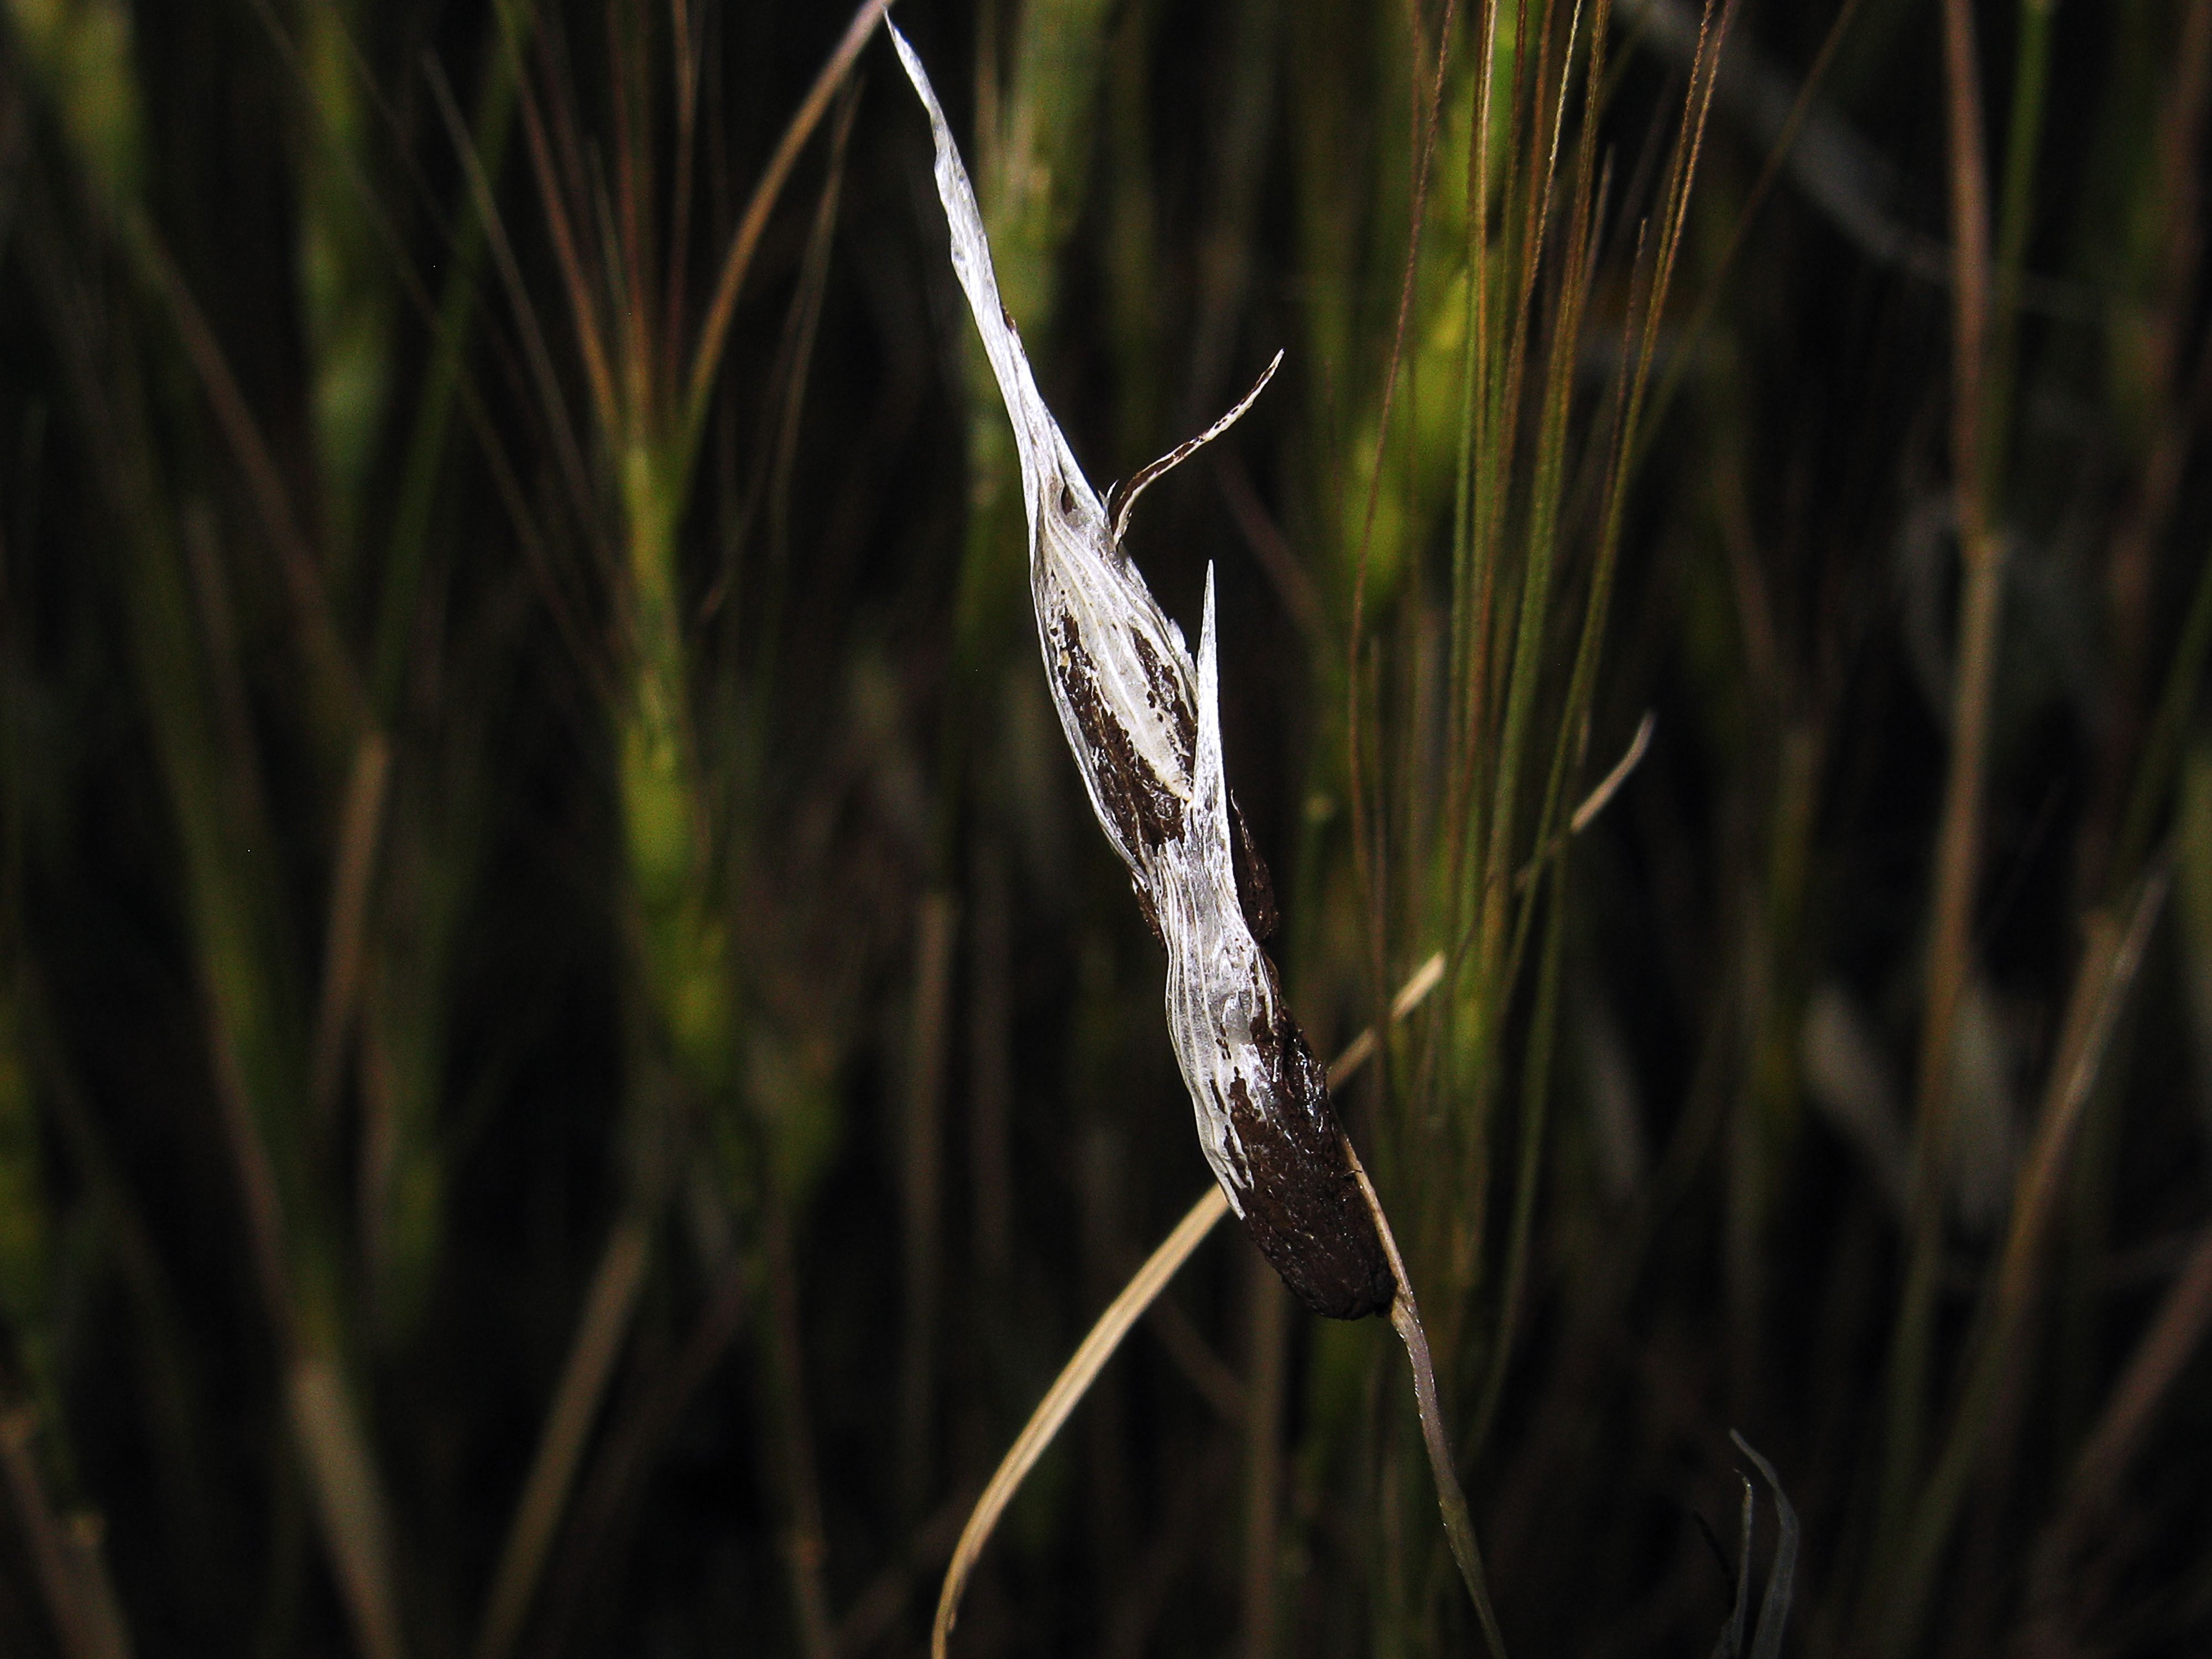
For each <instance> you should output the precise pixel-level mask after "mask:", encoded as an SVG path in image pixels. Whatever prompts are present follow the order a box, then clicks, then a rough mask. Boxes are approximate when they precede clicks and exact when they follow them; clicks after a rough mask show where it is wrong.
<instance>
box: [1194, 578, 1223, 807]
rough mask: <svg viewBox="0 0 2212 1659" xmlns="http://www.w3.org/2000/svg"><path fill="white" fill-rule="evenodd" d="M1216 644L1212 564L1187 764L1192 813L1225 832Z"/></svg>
mask: <svg viewBox="0 0 2212 1659" xmlns="http://www.w3.org/2000/svg"><path fill="white" fill-rule="evenodd" d="M1219 651H1220V647H1219V643H1218V641H1217V640H1216V639H1215V637H1214V626H1213V562H1212V560H1211V559H1209V560H1207V561H1206V615H1205V619H1204V621H1203V622H1201V623H1200V625H1199V633H1198V752H1197V754H1195V755H1194V756H1193V757H1192V760H1191V791H1190V793H1191V801H1192V805H1193V808H1194V810H1195V811H1200V812H1203V813H1207V814H1209V815H1212V814H1218V815H1219V816H1220V817H1221V819H1222V824H1223V828H1224V830H1226V828H1227V824H1228V793H1229V792H1228V787H1227V784H1226V780H1225V777H1224V775H1223V774H1224V768H1223V765H1222V759H1221V694H1220V685H1219V682H1218V668H1219V660H1220V659H1219Z"/></svg>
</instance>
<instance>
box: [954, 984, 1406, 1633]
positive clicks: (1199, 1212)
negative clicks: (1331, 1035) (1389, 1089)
mask: <svg viewBox="0 0 2212 1659" xmlns="http://www.w3.org/2000/svg"><path fill="white" fill-rule="evenodd" d="M1443 973H1444V957H1443V951H1437V953H1436V954H1435V955H1434V956H1432V957H1430V958H1429V959H1428V960H1427V961H1426V962H1425V963H1422V964H1421V965H1420V966H1419V968H1417V969H1414V970H1413V975H1412V977H1410V978H1409V979H1407V981H1406V983H1405V984H1404V986H1403V987H1401V988H1400V990H1399V992H1398V994H1397V995H1396V996H1395V998H1393V999H1392V1000H1391V1004H1390V1018H1391V1020H1392V1022H1393V1023H1394V1024H1395V1022H1397V1021H1399V1020H1401V1019H1403V1018H1406V1017H1407V1015H1408V1014H1410V1013H1412V1012H1413V1010H1414V1009H1416V1008H1418V1007H1419V1006H1421V1003H1422V1001H1423V1000H1425V998H1426V997H1427V996H1428V994H1429V993H1430V992H1431V991H1433V990H1434V989H1436V987H1437V981H1439V980H1441V979H1442V978H1443ZM1375 1042H1376V1036H1375V1029H1374V1027H1372V1026H1370V1027H1369V1028H1368V1029H1367V1030H1364V1031H1362V1032H1361V1033H1360V1034H1359V1035H1358V1036H1356V1037H1354V1038H1353V1039H1352V1042H1350V1043H1349V1044H1347V1045H1346V1048H1345V1050H1344V1052H1343V1053H1342V1054H1340V1055H1338V1056H1337V1060H1336V1063H1335V1064H1334V1066H1330V1067H1329V1068H1328V1082H1329V1086H1330V1087H1331V1088H1333V1089H1334V1088H1340V1087H1341V1086H1342V1085H1344V1084H1345V1083H1346V1081H1347V1080H1348V1079H1350V1078H1351V1077H1352V1075H1353V1074H1354V1073H1357V1072H1358V1070H1359V1068H1360V1067H1361V1066H1363V1065H1364V1064H1366V1062H1367V1060H1368V1058H1369V1056H1370V1055H1371V1054H1374V1052H1375ZM1354 1167H1355V1168H1356V1167H1357V1166H1356V1165H1355V1166H1354ZM1228 1213H1229V1200H1228V1199H1227V1198H1226V1197H1225V1196H1224V1195H1223V1194H1222V1190H1221V1188H1220V1187H1219V1186H1218V1185H1216V1186H1214V1187H1212V1188H1209V1189H1208V1190H1207V1192H1206V1196H1205V1197H1203V1198H1201V1199H1200V1200H1198V1202H1197V1203H1195V1204H1194V1205H1192V1206H1190V1210H1189V1212H1188V1214H1186V1215H1185V1216H1184V1217H1183V1218H1182V1220H1181V1221H1179V1222H1177V1223H1176V1229H1175V1231H1173V1232H1171V1233H1170V1234H1169V1235H1168V1236H1167V1238H1166V1240H1165V1242H1164V1243H1162V1244H1161V1245H1160V1247H1159V1249H1156V1250H1154V1251H1153V1252H1152V1255H1151V1256H1150V1257H1149V1258H1147V1259H1146V1262H1145V1265H1144V1266H1143V1267H1139V1269H1138V1270H1137V1272H1136V1273H1135V1274H1134V1275H1133V1277H1132V1278H1131V1279H1130V1280H1129V1282H1128V1283H1127V1285H1124V1286H1123V1287H1122V1289H1121V1294H1120V1295H1119V1296H1117V1297H1115V1298H1114V1300H1113V1302H1112V1303H1111V1304H1109V1305H1108V1307H1107V1309H1106V1311H1105V1312H1104V1313H1103V1314H1101V1315H1099V1316H1098V1319H1097V1323H1095V1324H1093V1325H1092V1326H1091V1330H1090V1334H1088V1335H1086V1336H1085V1338H1084V1339H1083V1341H1082V1344H1081V1346H1079V1347H1078V1348H1077V1349H1076V1351H1075V1352H1074V1354H1073V1357H1072V1358H1070V1359H1069V1360H1068V1362H1067V1364H1066V1365H1065V1366H1063V1367H1062V1368H1061V1370H1060V1375H1059V1376H1056V1377H1054V1379H1053V1384H1052V1387H1051V1388H1049V1389H1047V1390H1046V1391H1045V1396H1044V1398H1043V1399H1042V1400H1040V1401H1038V1402H1037V1407H1036V1410H1035V1411H1033V1412H1031V1413H1030V1420H1029V1421H1028V1422H1027V1423H1025V1424H1024V1425H1022V1431H1021V1433H1020V1434H1019V1435H1018V1436H1017V1437H1015V1440H1014V1443H1013V1444H1012V1446H1011V1447H1010V1448H1008V1449H1007V1451H1006V1456H1005V1457H1003V1458H1002V1459H1000V1462H999V1467H998V1468H997V1469H996V1471H994V1473H993V1474H992V1476H991V1480H990V1484H989V1485H988V1486H985V1487H984V1488H983V1495H982V1496H981V1498H977V1499H976V1500H975V1510H973V1511H972V1512H971V1513H970V1514H969V1517H968V1524H967V1526H966V1527H965V1528H963V1529H962V1531H961V1534H960V1541H959V1543H958V1544H957V1546H956V1547H954V1549H953V1552H952V1562H951V1565H950V1566H948V1567H946V1568H945V1587H944V1589H942V1590H941V1591H940V1592H939V1595H938V1598H937V1620H936V1623H935V1624H934V1625H933V1626H932V1628H931V1631H930V1637H929V1650H930V1653H931V1656H932V1659H945V1644H946V1643H947V1642H948V1640H949V1639H950V1638H951V1634H952V1626H953V1622H954V1620H957V1618H958V1617H959V1614H960V1598H961V1596H962V1595H963V1594H964V1593H965V1591H966V1590H967V1588H968V1579H969V1575H970V1574H971V1573H973V1572H974V1571H975V1562H976V1559H977V1558H978V1557H979V1556H981V1554H982V1553H983V1546H984V1545H985V1544H986V1543H987V1542H989V1541H990V1537H991V1534H992V1531H993V1529H994V1528H996V1527H997V1526H998V1524H999V1517H1000V1516H1001V1515H1003V1514H1005V1513H1006V1505H1007V1504H1011V1503H1012V1502H1013V1498H1014V1494H1015V1493H1016V1492H1018V1491H1019V1490H1020V1489H1021V1484H1022V1481H1023V1480H1024V1478H1025V1477H1026V1476H1027V1475H1028V1474H1029V1472H1030V1469H1032V1468H1035V1467H1036V1461H1037V1459H1038V1458H1040V1457H1042V1456H1043V1455H1044V1451H1045V1448H1046V1447H1048V1446H1049V1445H1050V1444H1051V1443H1052V1442H1053V1437H1054V1436H1055V1435H1057V1434H1058V1433H1059V1432H1060V1425H1062V1424H1063V1423H1065V1422H1066V1421H1067V1419H1068V1416H1069V1414H1070V1413H1073V1411H1074V1410H1075V1408H1076V1407H1077V1406H1078V1405H1079V1404H1080V1403H1081V1401H1082V1399H1083V1396H1084V1395H1085V1394H1086V1393H1088V1392H1089V1391H1090V1388H1091V1383H1093V1382H1095V1381H1096V1380H1097V1376H1098V1373H1099V1372H1100V1371H1102V1370H1104V1369H1105V1366H1106V1362H1107V1361H1108V1360H1109V1359H1110V1358H1113V1357H1114V1352H1115V1350H1116V1349H1117V1348H1119V1347H1120V1346H1121V1340H1122V1339H1123V1338H1124V1337H1126V1336H1127V1335H1128V1334H1129V1328H1130V1327H1131V1326H1133V1325H1134V1324H1135V1323H1136V1322H1137V1321H1138V1320H1139V1318H1140V1317H1142V1316H1143V1315H1144V1312H1145V1310H1146V1309H1147V1308H1149V1307H1151V1306H1152V1303H1153V1302H1154V1301H1155V1300H1157V1299H1158V1296H1159V1293H1160V1292H1161V1291H1163V1290H1164V1289H1165V1288H1166V1287H1167V1283H1168V1281H1169V1280H1170V1279H1173V1278H1174V1277H1175V1275H1176V1270H1177V1269H1178V1268H1180V1267H1182V1264H1183V1263H1184V1262H1186V1261H1189V1260H1190V1258H1191V1255H1192V1253H1193V1252H1194V1251H1195V1250H1196V1249H1198V1247H1199V1246H1200V1244H1202V1243H1205V1242H1206V1235H1207V1234H1209V1233H1211V1232H1212V1231H1213V1229H1214V1226H1215V1225H1216V1224H1217V1223H1218V1222H1219V1221H1220V1219H1221V1218H1222V1217H1224V1216H1225V1215H1227V1214H1228ZM1393 1249H1395V1246H1394V1247H1393Z"/></svg>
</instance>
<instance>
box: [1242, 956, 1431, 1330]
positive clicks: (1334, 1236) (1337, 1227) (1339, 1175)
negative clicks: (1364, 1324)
mask: <svg viewBox="0 0 2212 1659" xmlns="http://www.w3.org/2000/svg"><path fill="white" fill-rule="evenodd" d="M1262 960H1263V961H1265V958H1264V957H1263V958H1262ZM1267 976H1268V978H1269V979H1270V980H1271V981H1272V980H1273V978H1274V964H1273V963H1267ZM1254 1036H1255V1038H1257V1039H1259V1041H1258V1042H1257V1045H1256V1046H1257V1047H1258V1048H1259V1049H1260V1051H1261V1063H1262V1065H1263V1066H1264V1067H1265V1068H1266V1079H1265V1081H1264V1082H1262V1083H1261V1087H1260V1089H1259V1090H1258V1091H1256V1094H1255V1091H1254V1090H1253V1089H1252V1088H1250V1087H1249V1086H1248V1085H1247V1083H1246V1079H1244V1078H1243V1077H1242V1076H1233V1077H1232V1078H1231V1081H1230V1085H1229V1089H1228V1096H1229V1098H1228V1100H1227V1102H1226V1103H1225V1104H1226V1106H1227V1108H1228V1112H1229V1118H1230V1122H1231V1127H1232V1129H1233V1130H1234V1132H1235V1133H1236V1136H1237V1139H1238V1140H1239V1141H1240V1142H1241V1143H1242V1147H1243V1161H1244V1164H1245V1168H1246V1170H1247V1172H1248V1174H1249V1186H1248V1187H1247V1188H1246V1189H1245V1190H1244V1191H1243V1194H1241V1196H1242V1197H1243V1201H1244V1202H1243V1212H1244V1225H1245V1228H1246V1230H1247V1231H1249V1232H1250V1234H1251V1235H1252V1242H1253V1243H1255V1244H1256V1245H1258V1246H1259V1247H1260V1254H1261V1255H1264V1256H1266V1257H1267V1261H1268V1262H1269V1263H1270V1264H1271V1265H1272V1266H1273V1267H1274V1269H1275V1271H1276V1272H1277V1273H1280V1274H1281V1275H1282V1276H1283V1282H1284V1283H1285V1284H1286V1285H1289V1286H1290V1287H1291V1290H1293V1291H1296V1292H1297V1297H1298V1300H1299V1301H1301V1302H1303V1303H1304V1304H1306V1306H1307V1307H1309V1308H1310V1309H1311V1310H1313V1311H1314V1312H1316V1313H1317V1314H1319V1315H1321V1316H1322V1317H1323V1318H1325V1319H1364V1318H1366V1317H1367V1316H1369V1315H1370V1314H1378V1313H1381V1312H1383V1310H1386V1309H1388V1308H1389V1305H1390V1300H1391V1298H1392V1297H1394V1296H1395V1295H1396V1294H1397V1288H1398V1286H1397V1279H1396V1278H1395V1275H1394V1274H1393V1273H1391V1271H1390V1262H1389V1257H1388V1256H1387V1255H1384V1253H1383V1240H1382V1237H1381V1236H1380V1235H1379V1234H1378V1233H1377V1232H1376V1229H1375V1218H1374V1216H1373V1215H1372V1214H1370V1212H1369V1211H1368V1208H1367V1200H1366V1199H1365V1197H1364V1196H1363V1195H1362V1194H1361V1193H1360V1190H1359V1183H1358V1181H1357V1180H1355V1179H1354V1178H1353V1176H1352V1166H1351V1164H1349V1163H1347V1162H1346V1159H1345V1156H1344V1148H1343V1146H1342V1145H1341V1143H1340V1141H1339V1140H1338V1138H1337V1135H1338V1131H1337V1123H1336V1113H1335V1111H1334V1109H1333V1108H1332V1107H1331V1105H1330V1103H1329V1097H1328V1079H1326V1078H1325V1077H1324V1076H1323V1074H1322V1068H1321V1066H1320V1065H1319V1063H1318V1062H1317V1061H1316V1060H1315V1059H1314V1057H1313V1051H1312V1050H1311V1049H1310V1048H1307V1047H1306V1040H1305V1036H1304V1034H1303V1033H1302V1032H1301V1031H1300V1030H1298V1028H1297V1022H1296V1021H1294V1020H1293V1019H1291V1017H1290V1014H1289V1013H1288V1012H1287V1011H1285V1009H1284V1008H1283V1006H1282V1003H1281V1001H1280V1000H1277V1001H1276V1003H1275V1018H1274V1019H1273V1021H1272V1022H1270V1025H1269V1029H1267V1031H1266V1032H1265V1034H1264V1036H1263V1035H1262V1034H1261V1032H1259V1031H1255V1033H1254Z"/></svg>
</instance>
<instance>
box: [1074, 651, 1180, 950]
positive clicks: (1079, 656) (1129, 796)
mask: <svg viewBox="0 0 2212 1659" xmlns="http://www.w3.org/2000/svg"><path fill="white" fill-rule="evenodd" d="M1052 643H1053V645H1054V647H1056V648H1055V650H1054V663H1053V666H1054V669H1055V671H1056V672H1055V675H1054V678H1055V681H1056V684H1057V687H1058V690H1059V691H1060V696H1062V697H1063V698H1065V699H1066V703H1067V707H1068V709H1069V711H1070V712H1071V713H1072V714H1073V715H1074V716H1075V724H1076V727H1077V730H1078V731H1079V732H1080V733H1081V736H1082V740H1083V743H1084V744H1085V747H1086V748H1087V749H1088V750H1089V751H1090V753H1089V755H1088V756H1087V757H1085V759H1086V760H1087V761H1088V763H1087V764H1086V765H1085V767H1084V769H1083V772H1084V779H1085V782H1086V783H1088V784H1089V785H1090V787H1091V795H1092V799H1093V801H1094V803H1095V804H1096V805H1097V808H1098V811H1099V812H1100V814H1101V815H1102V816H1103V817H1104V818H1105V819H1106V820H1107V823H1106V825H1105V829H1106V832H1107V835H1108V836H1109V838H1110V839H1111V840H1112V841H1113V842H1114V843H1115V848H1116V850H1118V851H1119V852H1120V853H1121V856H1122V858H1123V859H1124V860H1126V861H1127V863H1128V865H1129V867H1130V870H1131V872H1133V874H1135V875H1137V876H1139V878H1142V876H1143V874H1144V866H1145V865H1146V863H1148V862H1149V861H1150V859H1151V858H1152V857H1156V856H1157V855H1158V852H1159V849H1160V848H1164V847H1165V846H1166V845H1167V844H1168V843H1169V842H1171V841H1173V840H1175V839H1176V837H1177V836H1181V835H1182V820H1183V801H1182V796H1181V795H1179V794H1178V793H1176V791H1175V790H1173V789H1171V788H1170V787H1168V786H1167V784H1166V783H1164V781H1162V780H1161V778H1160V775H1159V774H1158V773H1157V772H1155V771H1154V770H1153V769H1152V764H1151V763H1149V762H1148V761H1146V758H1145V757H1144V756H1142V755H1141V754H1139V752H1138V750H1137V745H1136V744H1135V743H1134V742H1133V740H1132V739H1131V738H1130V736H1129V732H1128V728H1127V726H1123V725H1122V723H1121V718H1120V716H1119V715H1117V714H1115V711H1114V710H1113V708H1111V707H1110V706H1109V704H1108V702H1107V701H1106V699H1105V697H1104V696H1103V694H1102V693H1101V691H1100V690H1099V684H1098V667H1097V664H1096V663H1095V662H1093V661H1092V660H1091V653H1089V652H1088V651H1086V650H1085V648H1084V645H1083V630H1082V629H1081V628H1079V626H1078V625H1077V623H1076V621H1075V618H1074V617H1073V616H1072V615H1070V614H1069V613H1068V612H1066V611H1061V612H1060V616H1059V617H1058V619H1057V620H1056V621H1055V622H1054V624H1053V629H1052ZM1154 932H1155V933H1157V932H1158V929H1157V927H1156V928H1155V929H1154Z"/></svg>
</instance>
